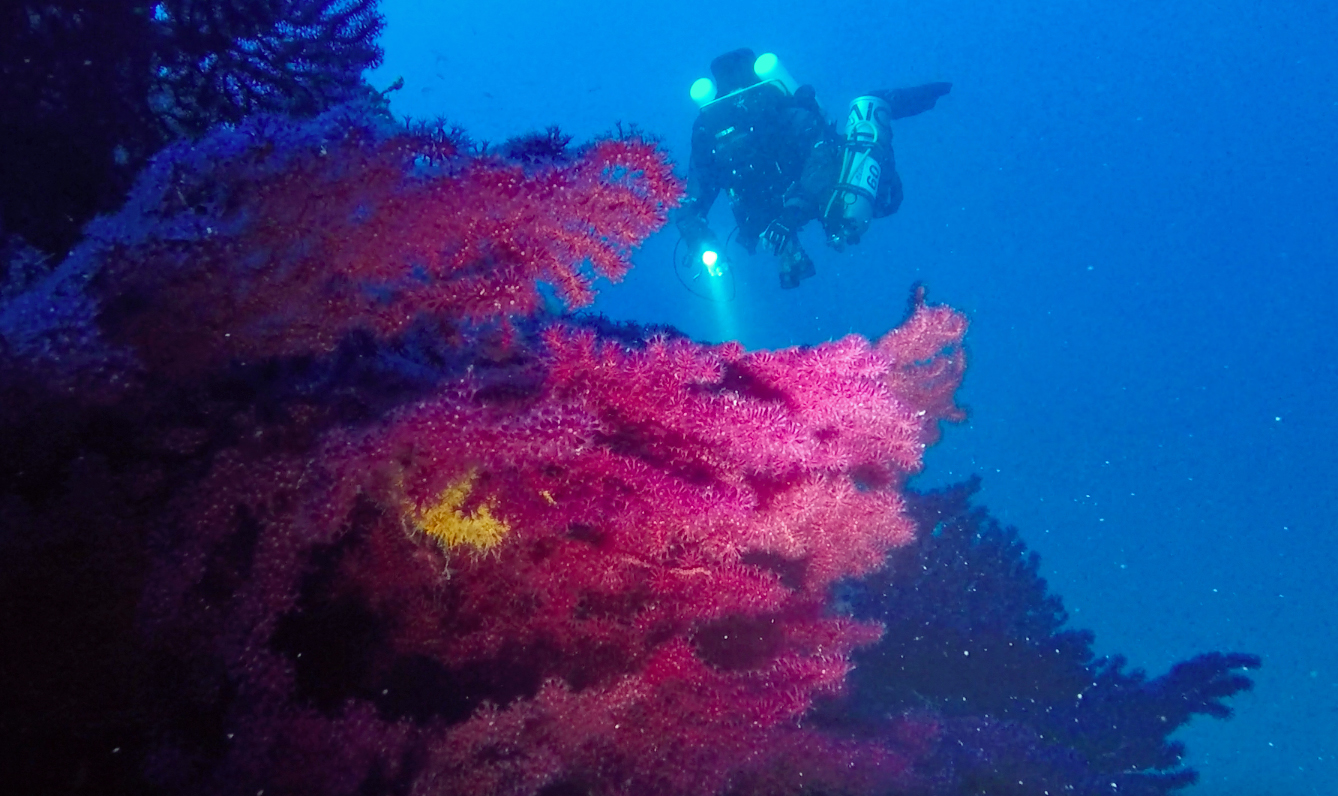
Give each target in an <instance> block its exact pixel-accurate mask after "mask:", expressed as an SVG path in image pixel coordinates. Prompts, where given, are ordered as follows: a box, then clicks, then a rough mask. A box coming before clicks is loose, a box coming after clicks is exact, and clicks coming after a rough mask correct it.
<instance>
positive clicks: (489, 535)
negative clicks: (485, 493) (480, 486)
mask: <svg viewBox="0 0 1338 796" xmlns="http://www.w3.org/2000/svg"><path fill="white" fill-rule="evenodd" d="M477 475H478V473H477V472H476V471H473V470H471V471H470V472H469V473H467V474H466V475H465V476H464V477H463V478H461V479H460V480H459V481H456V482H455V483H453V484H451V485H450V486H449V487H447V488H446V489H445V490H443V491H442V493H441V495H440V496H438V498H437V502H436V503H435V504H434V505H433V506H432V507H431V508H429V509H428V510H427V511H425V512H422V513H421V514H419V515H418V517H417V525H418V527H419V528H421V529H422V530H423V532H424V533H426V534H427V535H428V536H431V537H432V538H433V539H436V540H437V541H438V542H440V543H441V544H442V545H444V546H446V547H455V546H457V545H470V546H472V547H474V548H476V549H478V550H490V549H492V548H493V547H495V546H497V545H498V544H499V543H501V541H502V537H503V536H505V535H506V533H507V531H509V530H511V528H510V527H509V526H508V525H507V524H506V523H505V522H503V521H502V520H500V519H498V518H496V517H494V516H492V512H491V511H490V510H489V509H488V504H486V503H485V504H483V505H481V506H479V507H478V508H477V509H475V510H474V511H473V512H471V513H470V514H465V513H464V512H463V511H461V510H460V507H461V506H462V505H464V502H465V499H466V498H468V497H469V493H470V491H471V490H472V489H473V488H474V479H475V478H476V477H477Z"/></svg>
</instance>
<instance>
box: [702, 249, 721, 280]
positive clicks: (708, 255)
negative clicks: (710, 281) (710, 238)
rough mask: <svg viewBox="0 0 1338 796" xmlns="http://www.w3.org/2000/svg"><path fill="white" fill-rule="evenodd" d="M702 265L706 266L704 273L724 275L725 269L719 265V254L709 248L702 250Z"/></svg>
mask: <svg viewBox="0 0 1338 796" xmlns="http://www.w3.org/2000/svg"><path fill="white" fill-rule="evenodd" d="M702 265H704V266H706V273H708V274H710V275H711V276H724V275H725V269H724V267H723V266H722V265H720V255H719V254H717V253H716V252H715V251H713V250H711V249H707V250H705V251H703V252H702Z"/></svg>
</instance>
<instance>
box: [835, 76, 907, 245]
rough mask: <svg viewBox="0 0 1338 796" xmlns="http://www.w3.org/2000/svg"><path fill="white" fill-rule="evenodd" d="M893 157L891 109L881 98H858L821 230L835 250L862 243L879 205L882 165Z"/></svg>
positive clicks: (849, 117) (848, 121) (850, 115)
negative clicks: (861, 238)
mask: <svg viewBox="0 0 1338 796" xmlns="http://www.w3.org/2000/svg"><path fill="white" fill-rule="evenodd" d="M891 156H892V106H890V105H888V104H887V101H886V100H884V99H882V98H881V97H873V96H864V97H856V98H855V99H853V100H851V102H850V112H849V113H848V114H847V115H846V140H845V153H844V155H843V156H842V158H841V173H840V176H839V177H837V180H836V187H835V188H834V189H833V190H832V196H831V198H830V199H828V200H827V206H826V208H824V210H823V213H822V227H823V229H825V230H826V231H827V239H828V242H829V243H831V245H832V246H833V247H835V248H836V249H838V250H839V249H841V248H843V247H844V246H845V244H847V243H859V239H860V236H861V235H863V234H864V231H865V230H867V229H868V228H869V222H870V221H872V220H873V217H874V213H875V211H876V209H877V205H878V187H879V185H880V183H881V181H882V176H883V165H884V164H886V163H888V162H890V160H891Z"/></svg>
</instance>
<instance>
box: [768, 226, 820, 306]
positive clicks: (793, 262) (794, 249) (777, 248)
mask: <svg viewBox="0 0 1338 796" xmlns="http://www.w3.org/2000/svg"><path fill="white" fill-rule="evenodd" d="M762 241H763V242H764V243H765V244H766V247H767V250H768V251H770V252H771V253H772V254H774V255H776V259H777V260H780V283H781V287H782V288H786V289H789V288H795V287H799V283H800V282H801V281H802V280H805V279H808V278H809V277H810V276H813V275H814V274H816V273H817V270H816V269H815V268H814V267H813V258H811V257H809V256H808V252H806V251H804V247H803V246H800V245H799V237H798V236H797V235H795V234H794V231H793V230H791V229H790V228H789V227H788V226H786V225H785V224H783V223H781V222H780V221H773V222H771V223H770V224H769V225H768V226H767V228H766V231H765V232H763V233H762Z"/></svg>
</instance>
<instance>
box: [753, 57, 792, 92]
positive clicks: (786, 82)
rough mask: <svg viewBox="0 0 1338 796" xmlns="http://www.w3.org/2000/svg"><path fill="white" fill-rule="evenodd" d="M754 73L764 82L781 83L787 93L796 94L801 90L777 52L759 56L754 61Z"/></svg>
mask: <svg viewBox="0 0 1338 796" xmlns="http://www.w3.org/2000/svg"><path fill="white" fill-rule="evenodd" d="M753 74H755V75H757V79H758V80H761V81H762V82H763V83H770V82H776V83H779V84H780V86H781V88H783V89H785V93H786V94H794V93H795V92H796V91H798V90H799V84H798V83H796V82H794V78H792V77H790V73H789V71H788V70H786V68H785V65H784V64H782V63H781V62H780V58H777V57H776V54H775V53H762V54H761V55H759V56H757V60H756V61H753Z"/></svg>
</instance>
